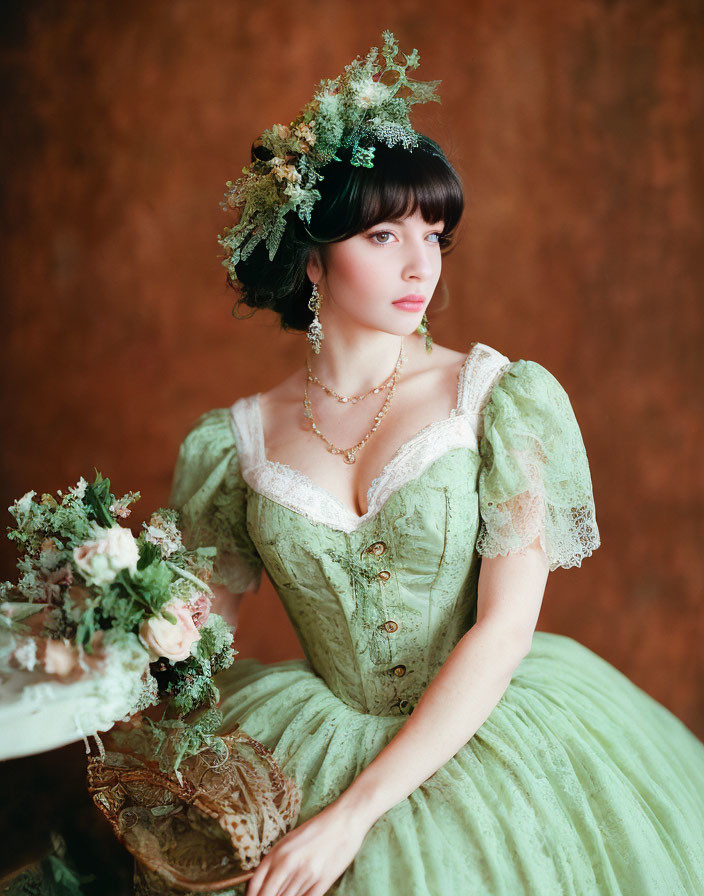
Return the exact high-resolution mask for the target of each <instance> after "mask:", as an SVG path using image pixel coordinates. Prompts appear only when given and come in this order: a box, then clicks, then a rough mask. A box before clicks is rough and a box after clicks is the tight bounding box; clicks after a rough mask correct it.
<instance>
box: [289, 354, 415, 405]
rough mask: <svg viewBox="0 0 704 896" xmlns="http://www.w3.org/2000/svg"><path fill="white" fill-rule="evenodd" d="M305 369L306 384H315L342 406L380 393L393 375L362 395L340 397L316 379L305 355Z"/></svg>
mask: <svg viewBox="0 0 704 896" xmlns="http://www.w3.org/2000/svg"><path fill="white" fill-rule="evenodd" d="M399 358H400V356H399ZM396 364H397V366H398V361H397V362H396ZM306 367H307V368H308V382H309V383H316V384H317V385H318V386H320V388H321V389H322V390H323V391H324V392H327V393H328V395H332V397H333V398H336V399H337V401H339V402H341V403H342V404H345V403H347V402H349V403H350V404H357V402H358V401H363V400H364V399H365V398H368V397H369V396H370V395H377V394H378V393H379V392H381V391H382V390H383V389H386V388H387V387H388V386H389V385H390V384H391V380H392V379H393V377H394V374H393V373H392V374H391V376H390V377H389V378H388V379H387V380H385V381H384V382H383V383H380V385H378V386H372V388H371V389H370V390H369V391H368V392H365V393H364V394H363V395H350V396H349V397H348V396H347V395H340V393H339V392H336V391H335V390H334V389H331V388H330V387H329V386H326V385H325V383H322V382H321V381H320V380H319V379H318V377H317V376H316V375H315V374H314V373H313V371H312V370H311V369H310V361H309V360H308V356H307V355H306ZM395 370H396V368H394V372H395Z"/></svg>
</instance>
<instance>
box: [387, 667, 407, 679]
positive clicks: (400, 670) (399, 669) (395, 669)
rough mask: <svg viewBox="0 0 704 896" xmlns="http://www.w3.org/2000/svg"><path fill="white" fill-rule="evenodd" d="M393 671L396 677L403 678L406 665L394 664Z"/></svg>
mask: <svg viewBox="0 0 704 896" xmlns="http://www.w3.org/2000/svg"><path fill="white" fill-rule="evenodd" d="M391 671H392V672H393V673H394V675H395V676H396V678H403V676H404V675H405V674H406V667H405V666H404V665H403V664H401V665H399V666H394V667H393V669H392V670H391Z"/></svg>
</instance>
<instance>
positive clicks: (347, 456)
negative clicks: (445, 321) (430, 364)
mask: <svg viewBox="0 0 704 896" xmlns="http://www.w3.org/2000/svg"><path fill="white" fill-rule="evenodd" d="M405 359H406V355H405V352H404V349H403V337H401V351H400V352H399V355H398V360H397V361H396V366H395V367H394V372H393V373H392V374H391V377H390V379H389V380H388V381H387V382H388V383H390V387H389V392H388V395H387V396H386V400H385V401H384V405H383V407H382V409H381V410H380V411H379V413H378V414H376V416H375V417H374V423H373V424H372V427H371V429H369V430H368V431H367V432H366V433H365V434H364V436H363V437H362V439H360V441H359V442H357V444H356V445H353V446H352V447H351V448H338V447H337V446H336V445H333V443H332V442H331V441H330V439H328V438H326V436H324V435H323V433H322V432H321V431H320V429H319V427H318V424H317V423H316V422H315V418H314V417H313V406H312V405H311V403H310V398H309V396H308V381H309V379H308V377H307V378H306V384H305V386H304V388H303V413H304V414H305V416H306V417H307V418H308V419H309V420H310V421H311V428H312V430H313V432H314V433H315V434H316V435H317V436H319V437H320V438H321V439H322V440H323V441H324V442H325V444H326V445H327V446H328V451H329V452H330V454H341V455H342V459H343V460H344V462H345V463H346V464H353V463H355V461H356V460H357V452H358V451H361V449H362V448H363V447H364V446H365V445H366V443H367V442H368V441H369V439H370V437H371V435H372V433H373V432H376V431H377V429H378V428H379V424H380V423H381V421H382V420H383V419H384V417H385V416H386V414H387V412H388V410H389V407H390V406H391V400H392V398H393V397H394V392H395V391H396V384H397V382H398V379H399V376H400V374H401V368H402V367H403V362H404V361H405ZM308 369H309V370H310V366H308ZM321 385H322V384H321ZM379 388H383V387H376V390H378V389H379ZM371 391H375V390H374V389H373V390H371Z"/></svg>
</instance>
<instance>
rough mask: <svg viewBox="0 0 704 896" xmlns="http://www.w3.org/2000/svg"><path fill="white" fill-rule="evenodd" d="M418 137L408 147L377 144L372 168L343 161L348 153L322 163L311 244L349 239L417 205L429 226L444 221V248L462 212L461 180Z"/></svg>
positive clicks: (427, 142) (422, 137)
mask: <svg viewBox="0 0 704 896" xmlns="http://www.w3.org/2000/svg"><path fill="white" fill-rule="evenodd" d="M419 137H420V143H419V145H418V146H417V147H416V148H415V149H413V150H412V151H411V150H408V149H403V148H402V147H399V146H394V147H388V146H386V145H385V144H378V145H377V146H376V149H375V154H374V166H373V167H372V168H363V167H354V166H351V165H349V164H348V163H347V164H346V162H348V157H347V156H344V157H342V161H341V162H331V163H330V164H329V165H327V166H326V167H325V168H324V169H323V171H322V173H323V177H324V179H323V180H322V181H321V182H320V183H319V185H318V189H319V190H320V192H321V199H320V200H319V201H318V202H317V203H316V207H315V209H314V212H313V216H312V219H311V225H310V229H309V235H310V237H311V238H312V239H313V240H314V242H316V243H328V242H338V241H340V240H343V239H349V238H350V237H352V236H355V235H356V234H358V233H362V232H364V231H366V230H368V229H369V228H370V227H374V226H375V225H376V224H379V223H381V222H382V221H391V220H396V219H400V218H404V217H405V216H406V215H412V214H414V213H415V212H416V210H417V209H419V208H420V212H421V215H422V216H423V218H424V220H425V221H427V222H428V223H429V224H436V223H437V222H438V221H443V222H444V223H443V231H442V237H441V244H442V245H444V246H448V245H449V244H450V242H451V238H452V235H453V233H454V231H455V229H456V228H457V225H458V224H459V222H460V219H461V217H462V213H463V211H464V192H463V189H462V182H461V180H460V178H459V175H458V174H457V172H456V171H455V170H454V168H453V167H452V166H451V165H450V163H449V161H448V160H447V157H446V156H445V154H444V152H443V151H442V149H441V148H440V147H439V146H438V144H437V143H435V142H434V141H433V140H431V139H430V138H429V137H426V136H425V135H423V134H421V135H419Z"/></svg>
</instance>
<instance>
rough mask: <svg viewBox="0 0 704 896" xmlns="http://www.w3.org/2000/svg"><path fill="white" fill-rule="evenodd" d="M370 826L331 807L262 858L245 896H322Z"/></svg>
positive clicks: (283, 838)
mask: <svg viewBox="0 0 704 896" xmlns="http://www.w3.org/2000/svg"><path fill="white" fill-rule="evenodd" d="M369 828H370V824H369V823H368V822H367V821H364V820H363V819H362V818H361V817H359V816H357V817H355V816H353V815H351V814H350V813H349V812H348V811H347V810H345V809H341V808H339V807H338V806H336V805H335V804H334V803H332V804H331V805H330V806H328V807H327V808H326V809H323V811H322V812H319V813H318V814H317V815H314V816H313V817H312V818H309V819H308V821H306V822H304V823H303V824H302V825H300V827H297V828H294V829H293V830H292V831H289V833H288V834H286V836H285V837H282V838H281V840H279V842H278V843H277V844H276V845H275V846H274V847H273V849H272V850H271V851H270V852H269V853H267V855H265V856H264V858H263V859H262V861H261V862H260V864H259V865H258V867H257V870H256V871H255V872H254V875H253V876H252V877H251V878H250V881H249V885H248V887H247V896H323V893H326V892H327V891H328V889H329V888H330V887H331V886H332V885H333V884H334V883H335V881H336V880H337V879H338V877H339V876H340V875H341V874H342V872H343V871H344V870H345V869H346V868H347V867H348V866H349V865H350V864H351V863H352V860H353V859H354V857H355V856H356V855H357V853H358V852H359V848H360V847H361V845H362V841H363V840H364V837H365V836H366V834H367V831H368V830H369Z"/></svg>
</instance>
